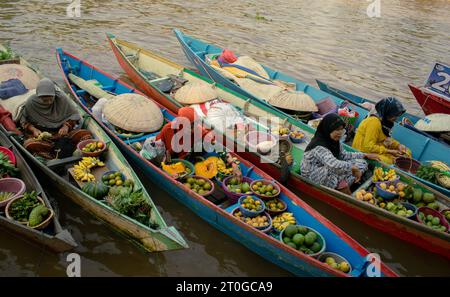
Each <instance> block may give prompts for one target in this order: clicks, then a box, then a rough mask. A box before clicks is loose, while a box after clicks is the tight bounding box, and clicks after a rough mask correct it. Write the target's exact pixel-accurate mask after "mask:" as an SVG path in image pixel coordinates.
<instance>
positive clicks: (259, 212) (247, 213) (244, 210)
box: [238, 195, 266, 218]
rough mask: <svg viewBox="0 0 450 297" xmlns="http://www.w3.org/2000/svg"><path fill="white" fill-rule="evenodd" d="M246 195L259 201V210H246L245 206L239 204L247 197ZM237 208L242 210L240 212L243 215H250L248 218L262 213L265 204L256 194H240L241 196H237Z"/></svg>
mask: <svg viewBox="0 0 450 297" xmlns="http://www.w3.org/2000/svg"><path fill="white" fill-rule="evenodd" d="M248 196H250V197H252V198H253V199H254V200H256V201H260V203H261V207H262V208H261V210H257V211H250V210H248V209H246V208H244V207H242V206H241V204H242V201H243V200H244V199H245V198H246V197H248ZM238 203H239V210H240V211H241V212H242V214H243V215H244V216H246V217H250V218H253V217H256V216H258V215H260V214H262V213H263V212H264V211H265V210H266V205H265V204H264V201H262V199H260V198H258V197H256V196H253V195H244V196H241V198H239V202H238Z"/></svg>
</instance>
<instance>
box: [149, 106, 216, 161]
mask: <svg viewBox="0 0 450 297" xmlns="http://www.w3.org/2000/svg"><path fill="white" fill-rule="evenodd" d="M180 118H181V119H184V122H183V123H187V122H189V123H190V125H191V126H190V137H191V142H190V147H189V148H185V147H184V145H183V144H184V141H185V140H184V139H183V138H182V137H181V135H180V136H179V137H181V138H180V139H174V136H175V135H176V134H177V133H178V132H181V131H182V129H184V128H185V127H183V125H180V123H176V121H177V120H178V119H180ZM186 120H187V121H186ZM196 120H197V116H196V114H195V111H194V109H193V108H191V107H182V108H180V109H179V110H178V117H177V118H175V120H174V121H172V122H170V123H167V124H166V125H164V127H163V128H162V129H161V132H160V133H159V134H158V136H156V140H161V141H162V142H163V143H164V145H165V147H166V150H167V153H168V154H170V156H171V157H172V158H178V159H184V158H186V157H187V156H188V155H189V153H191V152H193V151H194V149H193V148H194V145H195V143H194V130H195V129H201V133H200V134H201V136H202V137H201V140H206V139H208V138H209V139H212V136H210V135H211V134H209V131H207V130H206V129H203V128H202V127H201V126H200V125H196V124H195V122H196ZM202 148H203V146H202Z"/></svg>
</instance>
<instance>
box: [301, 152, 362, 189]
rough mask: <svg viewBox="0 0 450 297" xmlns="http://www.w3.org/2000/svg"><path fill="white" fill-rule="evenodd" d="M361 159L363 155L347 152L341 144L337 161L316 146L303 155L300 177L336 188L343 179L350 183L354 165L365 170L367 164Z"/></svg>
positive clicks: (330, 154)
mask: <svg viewBox="0 0 450 297" xmlns="http://www.w3.org/2000/svg"><path fill="white" fill-rule="evenodd" d="M363 158H364V153H361V152H347V151H345V150H344V149H343V147H342V144H341V153H340V156H339V159H337V158H336V157H335V156H334V155H333V154H332V153H331V151H330V150H329V149H327V148H325V147H323V146H316V147H315V148H314V149H312V150H310V151H307V152H306V153H305V154H304V156H303V160H302V164H301V169H300V170H301V175H302V176H303V177H306V178H308V179H310V180H312V181H313V182H315V183H318V184H321V185H323V186H326V187H330V188H336V187H337V184H338V183H339V181H340V180H343V179H345V180H347V181H348V182H350V183H351V180H352V179H353V175H352V166H354V165H356V166H357V167H358V168H359V169H360V170H363V171H365V170H366V169H367V163H366V162H365V161H364V160H362V159H363Z"/></svg>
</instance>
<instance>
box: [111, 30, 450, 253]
mask: <svg viewBox="0 0 450 297" xmlns="http://www.w3.org/2000/svg"><path fill="white" fill-rule="evenodd" d="M109 39H110V42H111V44H112V46H113V50H114V53H115V54H116V57H117V58H118V60H119V63H120V64H121V65H122V67H123V68H124V69H125V71H126V72H127V73H128V74H129V76H130V77H131V78H132V80H133V81H134V82H135V83H136V85H137V86H138V87H140V88H142V89H144V90H145V89H147V90H151V92H148V94H149V95H150V94H151V95H153V98H155V100H157V101H158V102H160V103H161V104H163V105H164V106H167V107H168V108H169V107H170V106H176V107H177V108H178V107H180V106H181V104H180V103H179V102H177V101H176V100H175V99H173V98H172V97H171V96H169V95H168V94H166V93H164V92H162V91H160V90H159V89H158V88H157V87H156V85H157V84H156V82H157V81H158V79H159V80H161V79H163V77H165V76H168V75H175V76H179V77H182V78H184V79H187V80H190V81H195V80H202V81H204V82H207V83H213V82H212V81H211V80H209V79H207V78H205V77H202V76H200V75H198V74H196V73H195V72H193V71H191V70H189V69H185V68H183V67H182V66H180V65H177V64H175V63H174V62H171V61H168V60H167V59H164V58H162V57H160V56H158V55H156V54H155V53H152V52H150V51H148V50H145V49H142V48H139V47H138V46H136V45H133V44H131V43H128V42H125V41H122V40H118V39H116V38H114V37H113V36H111V35H110V36H109ZM129 57H133V60H132V61H131V59H129ZM137 66H138V67H137ZM140 69H142V70H143V71H141V70H140ZM141 72H142V73H141ZM145 73H153V74H154V75H155V76H156V78H154V79H155V80H154V81H149V80H148V79H147V78H146V77H145V75H144V74H145ZM215 85H216V91H217V93H218V96H219V98H220V99H221V100H223V101H225V102H228V103H231V104H232V105H234V106H236V107H237V108H238V109H239V110H241V112H242V113H243V114H245V115H246V116H251V117H255V118H260V119H270V118H274V117H275V118H281V120H282V121H284V123H285V126H287V127H291V128H292V129H294V130H301V131H302V132H303V133H305V135H306V137H307V138H309V139H311V137H312V136H313V134H314V129H313V128H311V127H309V126H308V125H305V124H303V123H302V122H300V121H298V120H295V119H294V118H292V117H289V116H287V115H286V114H284V113H283V112H281V111H279V110H277V109H274V108H270V107H268V106H267V105H266V104H263V103H262V102H260V101H258V100H252V99H251V98H247V97H245V96H243V95H241V94H238V93H236V92H234V91H231V90H229V89H227V88H226V87H224V86H221V85H220V84H218V83H216V84H215ZM144 86H146V87H144ZM167 103H170V104H167ZM216 132H217V131H216ZM225 134H226V133H225ZM305 148H306V143H302V144H295V145H293V148H292V155H293V158H294V166H293V168H292V170H291V174H290V178H289V181H288V182H287V184H288V185H289V186H290V187H292V188H293V189H296V190H299V191H302V192H303V193H306V194H308V195H309V196H310V197H315V198H317V199H320V200H322V201H324V202H326V203H328V204H330V205H332V206H334V207H336V208H338V209H340V210H341V211H343V212H345V213H347V214H348V215H351V216H352V217H354V218H356V219H359V220H361V221H363V222H365V223H366V224H368V225H370V226H373V227H375V228H377V229H379V230H381V231H383V232H385V233H388V234H391V235H393V236H395V237H397V238H400V239H402V240H405V241H407V242H409V243H413V244H416V245H418V246H421V247H422V248H424V249H427V250H429V251H432V252H435V253H439V254H441V255H445V256H446V257H450V255H449V248H450V242H449V240H450V236H449V234H445V233H442V234H441V233H438V232H431V233H430V232H429V231H430V230H428V228H427V227H425V226H423V225H421V224H419V223H417V222H415V221H411V220H408V219H405V218H401V217H398V216H396V215H394V214H392V213H389V212H387V211H386V210H384V209H380V208H379V207H376V206H373V205H369V204H367V203H365V202H362V201H358V200H356V199H355V198H354V197H353V196H350V195H345V194H343V193H341V192H338V191H336V190H334V189H330V188H327V187H323V186H321V185H318V184H315V183H313V182H311V181H310V180H307V179H305V178H303V177H302V176H301V175H300V174H299V165H300V163H301V160H302V157H303V152H304V149H305ZM347 149H350V150H351V148H349V147H347ZM239 155H240V156H242V157H244V158H245V159H247V160H248V161H250V162H252V163H253V164H255V165H257V166H258V167H260V168H261V169H263V170H264V171H265V172H267V173H269V174H270V175H271V176H272V177H274V178H277V179H279V178H280V166H279V165H278V164H274V163H273V162H264V157H262V156H260V155H258V154H257V153H252V152H249V151H245V152H239ZM262 160H263V161H262ZM398 174H399V175H401V176H402V178H403V179H405V180H406V181H407V182H408V183H410V184H412V185H415V186H417V187H421V188H423V189H426V191H430V192H432V193H435V195H436V196H437V197H439V199H440V200H441V202H442V204H443V205H448V204H449V198H448V197H446V196H444V195H442V194H439V193H436V191H434V190H433V189H431V188H429V187H427V186H426V185H423V184H422V183H420V182H417V181H415V180H413V179H412V178H411V177H408V176H406V175H405V174H404V173H401V172H399V173H398Z"/></svg>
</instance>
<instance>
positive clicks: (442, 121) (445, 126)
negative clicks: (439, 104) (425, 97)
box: [414, 113, 450, 132]
mask: <svg viewBox="0 0 450 297" xmlns="http://www.w3.org/2000/svg"><path fill="white" fill-rule="evenodd" d="M414 127H415V128H416V129H419V130H422V131H425V132H447V131H450V115H449V114H445V113H433V114H430V115H427V116H426V117H424V118H422V119H420V120H418V121H417V123H416V124H415V125H414Z"/></svg>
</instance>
